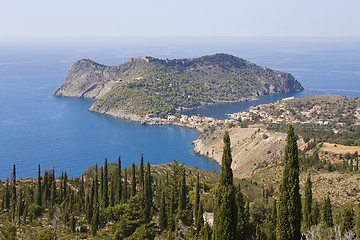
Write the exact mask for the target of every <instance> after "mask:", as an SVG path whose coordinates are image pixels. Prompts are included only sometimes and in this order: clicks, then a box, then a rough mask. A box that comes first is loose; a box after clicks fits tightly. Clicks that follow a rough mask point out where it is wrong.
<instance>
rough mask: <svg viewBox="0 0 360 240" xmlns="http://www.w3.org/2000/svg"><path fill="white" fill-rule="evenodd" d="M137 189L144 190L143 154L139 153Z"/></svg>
mask: <svg viewBox="0 0 360 240" xmlns="http://www.w3.org/2000/svg"><path fill="white" fill-rule="evenodd" d="M139 189H140V191H142V192H144V155H143V154H141V159H140V173H139Z"/></svg>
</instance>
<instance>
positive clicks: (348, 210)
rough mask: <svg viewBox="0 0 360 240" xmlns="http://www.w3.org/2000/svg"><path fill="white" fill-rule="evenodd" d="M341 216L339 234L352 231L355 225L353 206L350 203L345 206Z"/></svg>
mask: <svg viewBox="0 0 360 240" xmlns="http://www.w3.org/2000/svg"><path fill="white" fill-rule="evenodd" d="M341 215H342V219H341V224H340V229H341V234H345V233H346V232H348V231H350V230H352V229H353V227H354V225H355V223H354V210H353V205H352V204H350V203H348V204H346V205H345V206H344V209H343V212H342V214H341Z"/></svg>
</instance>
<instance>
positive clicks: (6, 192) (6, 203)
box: [5, 178, 10, 210]
mask: <svg viewBox="0 0 360 240" xmlns="http://www.w3.org/2000/svg"><path fill="white" fill-rule="evenodd" d="M5 208H6V209H7V210H10V189H9V178H8V179H7V180H6V187H5Z"/></svg>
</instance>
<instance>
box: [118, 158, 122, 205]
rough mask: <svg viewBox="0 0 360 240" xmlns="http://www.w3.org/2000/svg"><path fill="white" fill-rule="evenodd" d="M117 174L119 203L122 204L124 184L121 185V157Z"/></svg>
mask: <svg viewBox="0 0 360 240" xmlns="http://www.w3.org/2000/svg"><path fill="white" fill-rule="evenodd" d="M117 170H118V171H117V173H118V176H117V180H118V186H117V187H118V191H117V203H120V202H121V198H122V184H121V159H120V156H119V159H118V167H117Z"/></svg>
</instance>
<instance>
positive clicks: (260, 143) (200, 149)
mask: <svg viewBox="0 0 360 240" xmlns="http://www.w3.org/2000/svg"><path fill="white" fill-rule="evenodd" d="M224 132H225V130H224V129H221V128H218V129H216V130H215V131H214V132H212V133H209V132H204V133H203V134H202V135H200V137H199V138H198V139H197V140H196V141H194V142H193V143H194V152H195V153H196V154H200V155H203V156H206V157H209V158H212V159H214V160H215V161H217V162H218V163H220V164H221V158H222V152H223V142H222V139H223V135H224ZM229 134H230V140H231V153H232V159H233V162H232V165H231V168H232V169H233V172H234V177H237V178H247V177H249V176H251V175H252V174H253V172H254V171H255V170H256V169H260V168H264V167H267V166H269V165H272V164H274V163H276V162H279V161H281V160H282V158H283V155H284V149H285V143H286V134H282V133H270V132H267V131H264V130H261V129H258V128H240V127H235V128H231V129H230V130H229Z"/></svg>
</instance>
